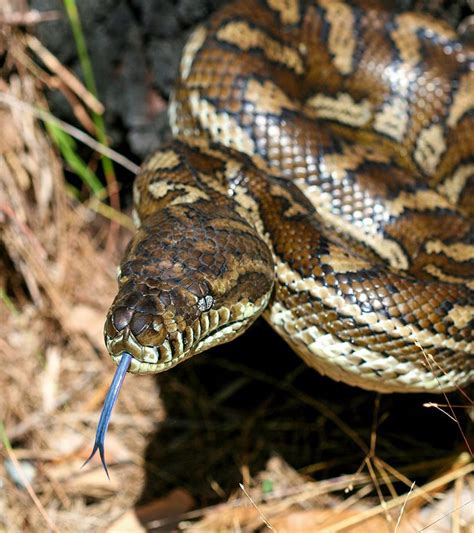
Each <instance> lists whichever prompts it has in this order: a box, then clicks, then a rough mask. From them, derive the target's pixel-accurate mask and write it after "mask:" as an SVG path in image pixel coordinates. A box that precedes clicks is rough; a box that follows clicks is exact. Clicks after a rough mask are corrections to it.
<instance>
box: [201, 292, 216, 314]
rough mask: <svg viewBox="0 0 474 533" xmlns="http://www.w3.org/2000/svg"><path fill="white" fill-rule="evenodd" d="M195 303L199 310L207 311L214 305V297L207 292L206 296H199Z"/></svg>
mask: <svg viewBox="0 0 474 533" xmlns="http://www.w3.org/2000/svg"><path fill="white" fill-rule="evenodd" d="M197 305H198V308H199V311H201V312H203V313H204V312H205V311H209V309H211V307H212V306H213V305H214V298H213V297H212V296H211V295H210V294H208V295H207V296H204V298H200V299H199V301H198V303H197Z"/></svg>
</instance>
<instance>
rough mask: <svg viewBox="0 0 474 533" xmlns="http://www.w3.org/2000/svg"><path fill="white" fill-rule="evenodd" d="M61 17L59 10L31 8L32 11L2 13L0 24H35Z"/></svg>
mask: <svg viewBox="0 0 474 533" xmlns="http://www.w3.org/2000/svg"><path fill="white" fill-rule="evenodd" d="M59 18H61V13H60V12H59V11H38V10H37V9H31V10H30V11H25V12H20V11H14V12H13V13H3V14H2V15H0V24H8V25H9V26H34V25H35V24H39V23H40V22H47V21H50V20H57V19H59Z"/></svg>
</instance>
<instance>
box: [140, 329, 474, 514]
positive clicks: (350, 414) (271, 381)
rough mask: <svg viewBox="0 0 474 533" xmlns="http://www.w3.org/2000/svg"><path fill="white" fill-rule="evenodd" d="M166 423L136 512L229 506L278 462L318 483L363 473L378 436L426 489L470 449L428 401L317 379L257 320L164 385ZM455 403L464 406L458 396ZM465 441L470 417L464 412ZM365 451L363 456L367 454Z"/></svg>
mask: <svg viewBox="0 0 474 533" xmlns="http://www.w3.org/2000/svg"><path fill="white" fill-rule="evenodd" d="M156 382H157V386H158V387H159V391H160V394H161V397H162V399H163V401H164V404H165V408H166V411H167V414H168V416H167V419H166V421H165V422H164V423H163V424H162V425H161V426H160V427H159V428H158V431H157V432H156V433H155V434H154V436H153V438H152V439H151V441H150V443H149V445H148V447H147V451H146V462H147V479H146V484H145V488H144V491H143V494H142V497H141V499H140V501H139V502H137V504H142V503H146V502H148V501H150V500H153V499H154V498H159V497H162V496H163V495H164V494H165V493H166V492H168V491H169V490H170V489H172V488H176V487H184V488H186V489H187V490H188V491H190V492H191V494H193V496H194V497H195V498H196V500H197V502H198V504H199V505H200V506H205V505H209V504H212V503H215V502H217V501H222V500H223V499H225V498H226V497H227V496H228V495H229V494H230V492H231V491H234V490H235V489H236V488H237V487H238V483H239V482H240V481H242V473H241V469H242V466H244V465H248V467H249V469H250V474H251V475H253V474H256V473H257V472H258V471H259V470H260V469H262V468H263V467H264V465H265V463H266V461H267V460H268V458H269V457H270V456H271V455H272V454H279V455H280V456H282V457H283V458H284V460H285V461H286V462H288V463H289V464H290V465H291V466H293V467H294V468H297V469H300V470H302V471H303V472H305V473H308V474H310V475H312V476H314V477H315V478H317V479H325V478H328V477H332V476H335V475H338V474H342V473H345V474H350V473H353V472H356V470H357V469H358V468H359V467H360V465H361V463H362V462H363V460H364V457H365V454H366V450H364V449H363V448H362V447H363V446H366V447H367V448H369V446H370V435H371V432H372V428H373V427H377V432H376V434H377V441H376V454H377V456H378V457H381V458H382V459H384V460H385V461H387V462H388V463H389V464H390V465H391V466H393V467H395V468H397V469H399V470H401V471H403V472H404V473H405V474H406V475H407V476H408V477H409V478H410V479H411V480H416V482H417V484H418V485H421V484H422V483H423V482H424V481H426V480H427V479H428V478H429V477H430V476H431V475H433V474H435V473H438V474H439V471H440V469H442V467H443V466H442V465H443V464H444V463H445V462H446V464H447V462H448V461H449V460H450V458H451V457H452V456H453V455H455V454H458V453H460V452H461V451H463V450H464V449H465V445H464V444H463V438H462V435H461V431H460V429H459V428H458V427H457V426H456V424H455V423H454V422H453V421H452V420H450V419H449V418H448V416H446V415H444V414H443V413H441V412H440V411H438V410H436V409H433V408H431V409H430V408H427V407H424V406H423V404H424V403H425V402H430V401H431V402H433V401H436V402H440V403H444V401H445V399H444V397H443V396H440V395H421V394H411V395H400V394H392V395H377V394H376V393H373V392H368V391H363V390H361V389H357V388H354V387H349V386H346V385H343V384H340V383H335V382H333V381H332V380H330V379H327V378H324V377H322V376H320V375H318V374H317V373H316V372H315V371H313V370H311V369H309V368H308V367H306V365H305V364H304V363H302V362H301V360H300V359H299V358H298V357H297V356H296V355H295V354H294V353H293V352H292V351H291V349H290V348H289V347H288V346H287V345H286V344H285V343H284V342H283V341H282V340H281V339H280V338H279V337H278V336H277V335H276V334H275V333H274V332H273V331H272V330H271V329H270V327H269V326H267V324H266V323H265V322H264V321H263V320H259V321H258V322H257V323H256V324H255V325H254V326H253V327H252V328H251V329H250V330H249V331H248V332H247V333H246V334H245V335H243V336H242V337H240V338H239V339H237V340H235V341H234V342H232V343H230V344H227V345H224V346H221V347H218V348H216V349H213V350H211V351H209V352H208V353H206V354H201V355H199V356H196V357H195V358H193V359H192V360H190V361H187V362H185V363H183V364H181V365H179V366H178V367H176V368H175V369H173V370H172V371H170V372H167V373H164V374H160V375H158V376H157V378H156ZM450 399H451V402H452V403H453V404H460V403H465V400H464V401H463V399H462V398H461V397H460V395H459V394H458V393H454V394H451V395H450ZM457 414H458V416H459V417H460V423H461V426H462V428H463V430H464V432H468V431H469V430H470V429H471V428H469V427H468V419H467V416H466V415H465V412H464V411H463V410H462V409H460V410H457ZM361 446H362V447H361Z"/></svg>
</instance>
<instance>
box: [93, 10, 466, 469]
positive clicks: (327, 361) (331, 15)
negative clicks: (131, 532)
mask: <svg viewBox="0 0 474 533" xmlns="http://www.w3.org/2000/svg"><path fill="white" fill-rule="evenodd" d="M169 119H170V125H171V129H172V133H173V139H172V141H171V142H170V143H168V144H166V145H164V146H163V147H162V148H160V149H159V150H157V151H156V152H154V153H153V154H151V155H150V156H149V157H148V158H147V159H146V160H145V161H144V163H143V164H142V166H141V169H140V172H139V174H138V176H137V178H136V180H135V183H134V193H133V205H134V221H135V223H136V226H137V231H136V233H135V235H134V236H133V238H132V240H131V242H130V244H129V246H128V248H127V250H126V253H125V257H124V259H123V261H122V262H121V265H120V267H119V268H118V284H119V291H118V294H117V296H116V298H115V300H114V302H113V304H112V306H111V308H110V310H109V312H108V314H107V318H106V323H105V327H104V332H105V333H104V335H105V342H106V346H107V350H108V352H109V354H110V356H111V357H112V359H113V361H114V362H115V363H116V364H117V365H118V369H117V371H116V374H115V376H114V380H113V382H112V385H111V388H110V390H109V393H108V394H107V397H106V399H105V403H104V408H103V410H102V413H101V417H100V421H99V425H98V429H97V434H96V441H95V444H94V449H93V451H92V454H91V457H92V456H93V455H94V454H95V452H96V451H97V450H99V452H100V456H101V459H102V463H103V465H104V468H105V469H106V472H107V467H106V464H105V458H104V439H105V434H106V431H107V426H108V423H109V420H110V415H111V411H112V407H113V405H114V403H115V400H116V399H117V396H118V392H119V390H120V386H121V383H122V382H123V379H124V377H125V374H126V373H127V372H131V373H137V374H148V373H158V372H162V371H164V370H168V369H170V368H172V367H174V366H175V365H177V364H178V363H180V362H182V361H184V360H186V359H189V358H190V357H192V356H194V355H196V354H198V353H200V352H203V351H205V350H207V349H209V348H212V347H213V346H216V345H219V344H222V343H225V342H229V341H231V340H232V339H234V338H236V337H237V336H239V335H241V334H242V333H243V332H244V331H245V330H246V329H247V328H248V327H249V326H250V325H251V324H252V323H253V322H254V321H255V320H256V319H257V318H258V317H259V316H261V315H262V316H263V317H264V318H265V320H266V321H267V322H268V323H269V324H270V326H271V327H272V328H273V329H274V330H275V331H276V332H277V333H278V335H280V336H281V337H282V338H283V339H284V340H285V341H286V342H287V343H288V344H289V345H290V347H291V348H292V349H293V350H294V351H295V352H296V353H297V354H298V355H299V356H301V358H302V359H303V360H304V361H305V362H306V363H307V365H309V366H310V367H312V368H314V369H316V370H317V371H318V372H320V373H321V374H324V375H327V376H329V377H330V378H332V379H334V380H337V381H342V382H345V383H347V384H349V385H354V386H358V387H362V388H365V389H369V390H375V391H378V392H384V393H385V392H446V391H451V390H454V389H459V388H462V387H465V386H467V385H469V384H470V383H471V382H472V381H473V379H474V358H473V351H474V350H473V349H474V342H473V337H474V335H473V333H474V231H473V228H474V225H473V217H474V201H473V198H474V46H473V44H472V42H469V40H467V39H462V38H461V37H460V36H459V35H458V34H457V32H456V30H455V29H453V28H452V27H451V26H449V25H448V24H447V23H446V22H444V21H443V20H440V19H436V18H433V17H431V16H429V15H427V14H425V13H421V12H415V11H406V10H402V9H400V8H399V6H397V4H396V2H390V1H384V2H377V1H374V0H350V1H345V0H239V1H234V2H231V3H229V4H227V5H225V6H224V7H223V8H221V9H220V10H218V11H217V12H216V13H214V14H213V15H212V16H211V18H210V19H209V20H208V21H207V22H206V23H205V24H203V25H200V26H199V27H197V28H196V29H195V30H194V31H193V33H192V34H191V36H190V37H189V39H188V41H187V44H186V45H185V48H184V51H183V53H182V57H181V63H180V69H179V76H178V80H177V83H176V87H175V89H174V92H173V94H172V97H171V99H170V104H169ZM255 349H260V348H257V347H255ZM274 364H278V363H277V362H275V363H274ZM91 457H90V458H91ZM90 458H89V459H90Z"/></svg>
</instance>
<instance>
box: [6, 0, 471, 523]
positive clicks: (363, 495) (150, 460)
mask: <svg viewBox="0 0 474 533" xmlns="http://www.w3.org/2000/svg"><path fill="white" fill-rule="evenodd" d="M22 5H23V3H22V2H20V1H18V2H16V1H14V0H7V1H6V2H3V3H2V5H1V6H0V56H1V55H2V54H4V56H5V61H4V64H3V67H2V71H3V72H2V74H3V77H2V78H3V79H2V80H0V131H1V132H2V134H1V136H0V361H1V368H2V372H1V374H0V387H1V390H2V401H1V402H0V438H1V441H2V446H1V452H0V486H1V489H0V530H1V531H8V532H12V531H48V530H51V531H74V532H77V531H104V530H107V531H140V530H141V528H142V527H143V525H145V526H146V527H147V528H148V529H151V530H153V531H172V530H173V529H174V528H175V529H179V530H184V531H256V530H259V531H279V532H283V531H288V532H298V531H302V532H303V531H304V532H311V531H314V532H319V533H323V532H330V531H331V532H336V531H355V532H357V531H364V532H365V533H369V532H372V531H373V532H377V533H378V532H385V531H390V532H398V533H402V532H413V531H427V532H430V533H433V532H436V531H452V532H458V533H460V532H468V531H471V532H472V531H474V511H473V509H474V504H473V498H474V477H473V475H472V472H473V463H472V457H471V455H470V450H469V444H468V443H467V438H466V437H465V433H466V428H467V427H468V421H467V418H468V417H467V416H466V412H467V407H468V406H471V408H472V402H471V401H470V400H469V398H468V397H467V396H463V395H458V396H457V397H452V398H451V399H449V402H451V404H452V403H453V402H457V403H459V404H460V407H459V408H457V407H454V408H453V409H451V408H450V407H449V405H447V403H446V402H447V401H448V399H446V398H443V397H441V400H440V402H442V403H443V404H445V406H444V407H443V406H441V405H439V404H437V405H434V407H433V405H431V409H430V408H429V406H428V407H422V406H421V405H420V400H419V399H418V398H415V397H411V398H412V399H411V402H412V403H410V401H409V400H404V404H403V405H404V406H405V407H400V405H399V404H398V403H397V402H396V401H394V402H392V403H391V404H390V402H389V403H387V400H386V399H380V397H378V396H376V395H373V394H369V393H365V392H363V391H356V390H354V389H350V388H348V387H344V386H341V385H336V384H334V385H333V384H329V385H328V384H327V383H326V381H327V380H323V379H321V378H318V377H317V376H314V377H313V375H312V373H311V372H308V371H307V369H305V367H304V365H302V364H301V363H300V362H299V361H295V359H296V358H292V356H291V353H290V352H289V350H286V349H285V348H284V347H282V345H281V344H278V343H277V340H275V339H274V336H272V335H271V333H270V332H269V331H268V330H267V329H266V328H264V326H263V325H260V326H257V328H258V327H260V329H259V330H258V332H257V333H254V337H253V338H252V337H251V338H250V340H249V341H245V340H243V341H238V342H237V344H236V348H235V349H234V353H233V355H232V356H231V357H229V358H227V357H223V356H224V355H226V353H227V352H226V350H221V351H220V352H214V353H217V355H211V356H209V357H207V358H206V357H205V356H202V358H196V359H197V361H196V362H190V363H188V364H186V365H182V367H179V368H178V369H176V371H175V372H170V373H169V376H168V375H166V377H163V378H162V379H161V378H160V380H159V381H158V384H159V388H157V387H156V380H155V379H154V378H152V377H141V378H134V377H131V378H129V379H127V380H126V382H125V385H124V388H123V391H122V394H121V396H120V399H119V402H118V405H117V409H116V412H115V414H114V417H113V421H112V425H111V428H110V431H109V435H108V437H107V457H108V461H109V464H110V470H111V481H110V482H109V481H108V480H107V478H106V476H105V474H104V472H103V471H102V470H101V468H100V465H99V463H98V462H96V461H94V462H93V463H92V465H90V466H88V467H87V468H85V469H83V470H81V469H80V467H81V464H82V463H83V462H84V460H85V458H86V457H87V456H88V454H89V452H90V449H91V444H92V442H93V435H94V430H95V424H96V421H97V419H98V413H99V410H100V408H101V404H102V401H103V399H104V396H105V393H106V390H107V387H108V384H109V382H110V379H111V375H112V372H113V366H112V363H111V362H110V361H109V359H108V358H107V356H106V352H105V348H104V346H103V341H102V324H103V319H104V316H105V313H106V309H107V306H108V304H109V303H110V302H111V300H112V298H113V295H114V292H115V279H114V271H115V265H116V263H117V262H118V260H119V258H120V254H121V251H122V250H123V248H124V246H125V244H126V242H127V239H128V238H129V236H130V227H131V223H130V218H129V217H128V214H127V213H123V212H121V211H119V207H120V206H119V201H118V186H117V184H116V183H117V182H116V175H120V176H123V177H124V179H127V178H128V179H131V177H132V175H133V172H134V171H135V170H136V168H137V167H136V165H134V164H133V163H131V162H129V161H127V160H126V159H125V158H123V157H122V156H120V155H119V154H115V153H114V152H113V151H111V150H110V149H109V148H108V147H107V146H106V141H107V135H106V132H105V129H104V121H103V112H104V109H103V106H102V104H101V103H100V101H99V100H98V98H97V95H96V94H95V87H94V83H93V77H92V70H91V69H90V63H89V59H88V57H87V51H86V50H87V47H86V43H85V41H84V38H83V35H82V32H81V30H80V23H79V19H78V17H77V12H76V9H75V3H74V1H72V0H68V1H66V2H65V5H66V7H67V11H68V14H69V16H70V18H71V22H72V24H73V27H74V35H75V38H76V42H77V43H78V51H79V55H80V56H81V61H82V65H83V68H84V74H85V76H84V78H85V80H86V83H85V85H83V84H82V83H81V82H80V81H79V80H78V79H77V78H76V77H74V76H73V75H72V74H71V73H70V72H69V71H68V70H67V69H65V68H64V67H63V66H62V65H61V64H60V63H59V62H58V61H57V59H56V58H55V57H54V56H52V55H51V54H50V52H49V51H48V50H46V49H45V48H44V47H43V45H42V44H41V43H40V42H39V41H38V40H37V39H36V38H35V37H32V36H29V35H28V34H27V33H25V32H24V31H23V30H20V25H23V26H25V25H26V26H28V25H29V24H35V23H39V22H40V21H41V19H42V18H47V17H54V16H57V14H55V13H46V14H43V15H40V14H38V13H36V12H31V11H21V10H20V7H21V6H22ZM46 88H50V89H51V88H52V89H55V90H59V91H62V93H63V94H64V96H65V97H66V98H67V99H68V101H69V102H70V104H71V107H72V109H73V110H74V114H75V116H76V118H77V120H78V123H79V124H80V127H79V128H75V127H72V126H69V125H67V124H64V123H63V122H61V121H59V120H58V119H56V118H55V117H53V116H52V115H51V114H50V113H49V110H48V104H47V101H46V100H45V97H44V91H45V89H46ZM84 143H85V144H87V145H88V146H89V147H91V148H92V151H91V150H89V151H85V150H84V149H83V147H84ZM99 151H100V153H101V154H105V158H104V157H103V156H102V155H100V154H99ZM84 154H86V155H84ZM112 160H114V161H115V162H112ZM65 172H66V173H67V174H68V175H70V176H75V178H73V179H72V180H69V181H67V180H66V179H65ZM102 175H103V176H105V177H106V179H105V180H101V179H100V178H99V176H102ZM102 183H105V186H104V185H103V184H102ZM250 335H251V334H250ZM261 335H267V336H268V338H269V339H271V340H270V341H269V342H270V343H275V345H274V346H275V347H273V344H272V345H271V348H269V350H270V352H269V355H268V356H267V359H268V357H270V358H275V357H278V358H279V360H280V359H281V360H285V359H288V360H289V361H290V366H291V365H293V366H292V367H291V368H290V367H288V368H287V369H285V370H284V371H283V370H282V372H283V374H280V375H278V374H275V375H273V374H272V373H271V372H267V371H264V370H262V365H260V366H258V361H255V359H261V358H263V359H265V357H264V356H263V354H259V357H258V358H257V357H252V352H253V351H254V347H255V344H252V342H253V341H254V340H255V339H256V338H259V337H261ZM239 342H240V344H239ZM244 352H247V355H249V357H250V359H248V358H247V359H245V357H244V355H245V354H244ZM241 356H242V359H241V358H240V357H241ZM198 359H199V360H198ZM254 363H255V365H254ZM264 365H265V362H263V368H264ZM305 380H306V381H307V382H308V383H309V385H308V388H307V389H305V388H304V384H303V381H305ZM314 380H316V381H314ZM318 380H319V381H318ZM314 383H316V385H314ZM209 384H210V385H209ZM320 385H321V389H324V387H328V388H329V389H335V390H336V391H337V393H334V394H339V395H340V394H345V395H346V396H345V397H344V398H343V399H342V401H341V402H338V401H337V400H335V399H334V398H335V396H334V394H333V396H331V393H328V394H329V395H328V396H326V397H325V396H324V394H325V392H324V390H319V386H320ZM252 387H253V388H252ZM315 387H318V389H317V390H315ZM242 391H245V392H242ZM239 394H240V396H239ZM253 394H255V396H253ZM232 401H234V403H232ZM400 401H401V400H400ZM242 403H245V405H243V406H242V405H241V404H242ZM165 406H166V409H165ZM406 406H410V407H409V409H410V411H411V409H413V413H414V414H415V415H416V416H418V417H419V416H420V414H421V416H422V417H423V416H424V415H425V414H426V416H427V417H428V418H429V419H430V420H432V421H435V422H431V424H430V423H428V424H427V426H426V427H427V431H428V433H429V434H428V435H427V436H426V440H423V441H420V440H417V438H416V437H412V436H411V435H410V431H411V429H410V428H412V427H413V424H411V423H410V415H412V414H413V413H412V412H408V411H407V412H405V413H403V412H402V413H400V411H397V410H398V409H400V410H401V409H407V408H406ZM393 410H395V414H394V411H393ZM439 410H443V411H446V413H447V414H444V413H441V412H438V411H439ZM166 411H167V412H168V417H167V414H166ZM364 411H366V412H367V413H366V414H365V415H364V416H365V421H366V424H365V426H364V425H363V424H364V423H363V422H360V424H361V425H359V414H360V415H361V417H362V414H363V412H364ZM354 413H356V415H354ZM433 415H434V416H433ZM397 416H398V418H400V419H401V422H400V424H401V425H398V426H396V427H397V428H404V429H402V430H400V431H401V432H402V433H403V434H396V433H395V431H399V430H398V429H397V430H395V429H391V430H390V429H389V430H385V429H384V428H385V426H384V424H386V419H387V418H392V419H393V418H397ZM453 416H454V417H456V419H457V417H461V419H460V421H459V423H457V422H456V419H453V420H451V421H449V422H447V420H448V417H453ZM416 423H417V424H418V423H420V424H421V423H422V422H421V421H420V422H418V421H417V422H416ZM404 424H405V425H404ZM438 424H439V425H440V427H442V428H444V429H441V430H440V429H439V428H437V427H436V426H437V425H438ZM443 424H444V425H443ZM446 427H447V428H448V430H446ZM380 428H382V429H380ZM156 430H159V431H158V433H159V434H160V432H161V437H156V436H155V435H154V431H156ZM446 431H448V432H450V434H449V436H448V438H447V441H448V442H449V441H452V443H455V444H452V445H451V446H450V445H449V444H448V445H446V438H444V440H443V439H441V437H444V436H443V435H442V433H443V432H446ZM463 433H464V436H463ZM438 438H439V439H441V440H443V444H440V443H439V441H438ZM147 447H148V448H147ZM382 456H383V458H382ZM303 461H305V463H304V464H301V462H303ZM298 462H299V464H296V463H298ZM293 463H295V464H294V466H293V467H292V466H289V465H290V464H293ZM255 465H260V466H259V467H257V466H255ZM358 465H360V467H359V468H357V466H358ZM259 470H260V471H259ZM420 479H421V480H422V482H421V484H422V486H420V483H419V482H418V480H420ZM136 502H138V503H136ZM218 502H221V503H218Z"/></svg>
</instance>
